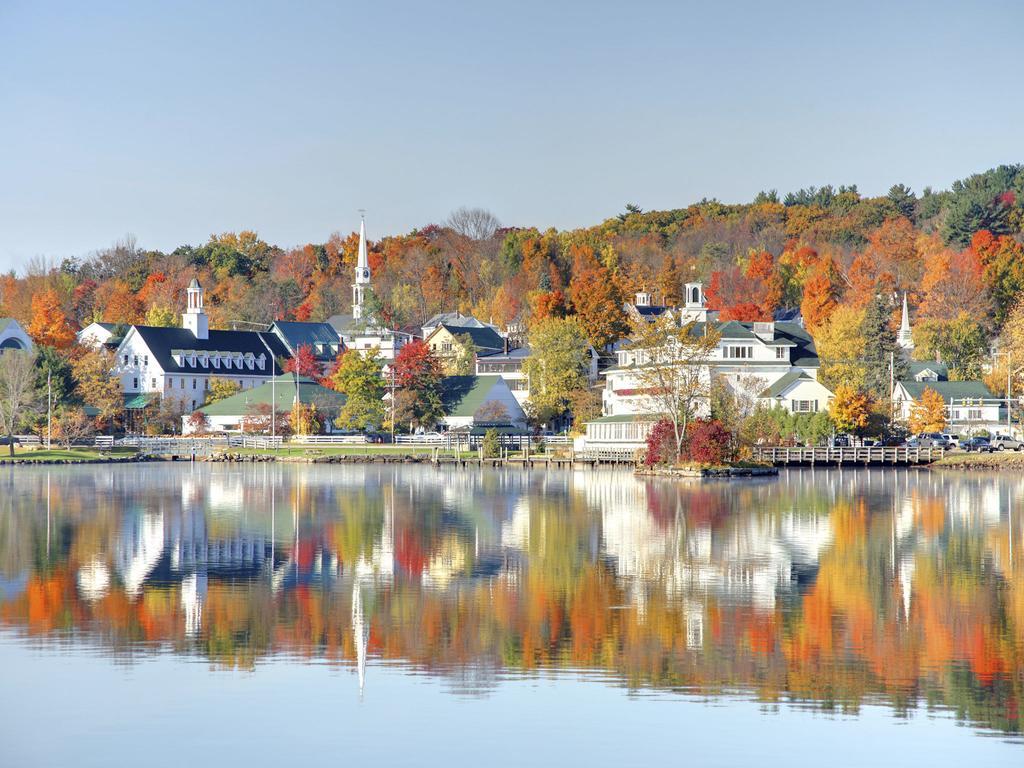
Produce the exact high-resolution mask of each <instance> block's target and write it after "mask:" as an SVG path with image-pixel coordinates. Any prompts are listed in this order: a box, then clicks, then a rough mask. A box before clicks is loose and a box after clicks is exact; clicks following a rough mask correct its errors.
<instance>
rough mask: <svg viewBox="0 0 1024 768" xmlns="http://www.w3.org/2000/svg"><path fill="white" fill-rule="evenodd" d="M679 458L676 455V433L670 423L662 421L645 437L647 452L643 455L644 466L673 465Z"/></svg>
mask: <svg viewBox="0 0 1024 768" xmlns="http://www.w3.org/2000/svg"><path fill="white" fill-rule="evenodd" d="M678 458H679V456H678V454H677V453H676V433H675V428H674V427H673V426H672V422H671V421H669V420H668V419H662V420H661V421H659V422H657V423H656V424H655V425H654V426H653V427H651V431H650V434H648V435H647V451H646V452H645V453H644V466H648V467H653V466H655V465H656V464H675V463H676V459H678Z"/></svg>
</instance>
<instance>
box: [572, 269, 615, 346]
mask: <svg viewBox="0 0 1024 768" xmlns="http://www.w3.org/2000/svg"><path fill="white" fill-rule="evenodd" d="M569 295H570V297H571V298H572V305H573V311H574V313H575V314H576V316H577V317H578V318H579V320H580V323H581V324H582V326H583V327H584V328H585V329H586V331H587V338H588V339H589V340H590V343H591V344H592V345H593V346H594V348H595V349H598V350H603V349H606V348H607V347H609V346H610V345H611V344H613V343H615V342H616V341H618V340H619V339H620V338H622V336H623V334H624V333H625V332H626V329H627V327H628V326H627V323H626V313H625V311H624V310H623V308H622V294H621V292H620V291H619V288H618V286H617V285H616V283H615V280H614V279H613V276H612V274H611V272H609V270H608V269H607V268H605V267H591V268H588V269H585V270H583V271H582V272H581V273H580V274H577V275H576V276H575V277H574V278H573V281H572V284H571V285H570V288H569Z"/></svg>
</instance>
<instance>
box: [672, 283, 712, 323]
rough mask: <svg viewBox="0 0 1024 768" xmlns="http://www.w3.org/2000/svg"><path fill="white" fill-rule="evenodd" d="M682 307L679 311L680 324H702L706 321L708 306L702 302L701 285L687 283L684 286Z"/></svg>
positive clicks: (702, 287)
mask: <svg viewBox="0 0 1024 768" xmlns="http://www.w3.org/2000/svg"><path fill="white" fill-rule="evenodd" d="M684 289H685V291H686V293H685V294H684V295H683V307H682V309H681V310H680V311H679V322H680V323H691V322H697V323H703V322H707V320H708V306H707V302H706V301H705V300H704V285H703V283H687V284H686V285H685V286H684Z"/></svg>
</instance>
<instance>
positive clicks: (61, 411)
mask: <svg viewBox="0 0 1024 768" xmlns="http://www.w3.org/2000/svg"><path fill="white" fill-rule="evenodd" d="M95 431H96V423H95V421H94V420H93V419H91V418H89V416H88V414H86V412H85V409H84V408H81V407H80V406H74V405H72V406H65V407H62V408H58V409H57V412H56V413H55V414H54V418H53V437H54V438H56V440H57V442H58V443H60V444H61V445H63V446H64V447H65V448H70V447H71V446H72V445H73V444H74V443H76V442H80V441H82V440H86V439H88V438H90V437H92V435H93V433H94V432H95Z"/></svg>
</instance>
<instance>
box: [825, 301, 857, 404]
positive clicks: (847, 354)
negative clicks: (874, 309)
mask: <svg viewBox="0 0 1024 768" xmlns="http://www.w3.org/2000/svg"><path fill="white" fill-rule="evenodd" d="M863 324H864V310H863V309H862V308H861V309H858V308H856V307H851V306H846V305H841V306H838V307H836V309H835V311H834V312H833V313H832V314H831V315H830V316H829V318H828V320H826V321H825V322H824V323H823V324H822V326H821V328H820V329H819V330H818V332H817V333H816V334H815V335H814V346H815V347H816V348H817V350H818V356H819V357H820V358H821V380H822V382H823V383H824V384H825V385H826V386H828V387H831V388H833V389H835V388H836V387H838V386H841V385H844V384H845V385H846V386H848V387H852V388H854V389H861V388H863V386H864V374H865V368H864V363H863V360H862V358H863V357H864V333H863V332H862V330H861V326H863Z"/></svg>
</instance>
